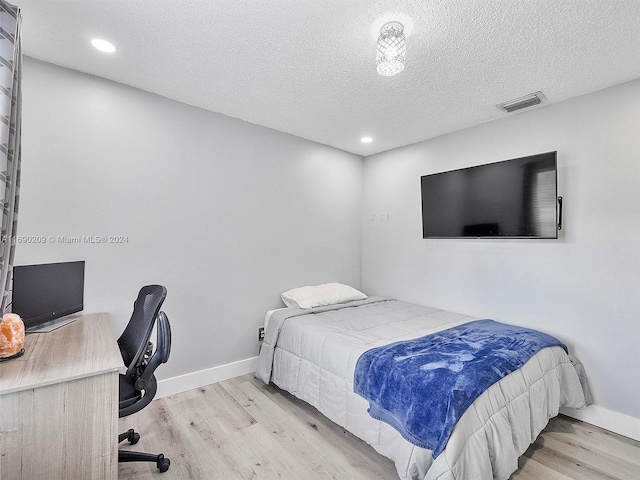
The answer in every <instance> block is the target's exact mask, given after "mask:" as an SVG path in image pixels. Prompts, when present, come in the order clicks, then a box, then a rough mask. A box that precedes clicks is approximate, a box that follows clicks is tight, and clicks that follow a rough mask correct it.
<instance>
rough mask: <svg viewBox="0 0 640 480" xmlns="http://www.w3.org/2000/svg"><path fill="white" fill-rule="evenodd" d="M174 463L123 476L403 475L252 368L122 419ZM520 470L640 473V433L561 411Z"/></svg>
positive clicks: (589, 475) (129, 467)
mask: <svg viewBox="0 0 640 480" xmlns="http://www.w3.org/2000/svg"><path fill="white" fill-rule="evenodd" d="M119 422H120V423H119V426H120V431H125V430H127V429H128V428H134V429H135V430H136V431H139V432H140V434H141V436H142V438H141V440H140V442H139V443H138V444H136V445H135V446H129V445H128V444H127V443H126V442H125V443H123V444H122V446H124V448H126V449H129V450H134V449H135V450H140V451H147V452H151V453H163V454H164V455H165V456H167V457H169V458H170V459H171V468H170V469H169V471H168V472H166V473H162V474H160V473H159V472H158V470H157V469H156V468H155V465H154V464H146V463H129V464H120V466H119V478H120V479H131V480H133V479H135V480H143V479H144V480H147V479H151V478H161V479H163V480H200V479H202V480H209V479H224V480H236V479H238V480H239V479H272V478H273V479H275V478H280V479H294V480H298V479H301V480H315V479H340V480H341V479H345V480H356V479H362V480H374V479H397V478H398V476H397V474H396V470H395V467H394V465H393V463H392V462H391V461H390V460H388V459H386V458H384V457H382V456H381V455H378V454H377V453H376V452H375V451H374V450H373V449H372V448H371V447H369V446H368V445H367V444H365V443H364V442H362V441H361V440H359V439H357V438H356V437H354V436H353V435H351V434H350V433H348V432H346V431H345V430H343V429H342V428H340V427H338V426H337V425H335V424H333V423H332V422H330V421H329V420H327V419H326V418H325V417H323V416H322V415H321V414H320V413H318V411H317V410H315V409H314V408H312V407H310V406H309V405H307V404H305V403H304V402H302V401H300V400H298V399H296V398H295V397H293V396H291V395H290V394H288V393H286V392H283V391H281V390H279V389H278V388H276V387H274V386H272V385H269V386H265V385H264V384H263V383H262V382H261V381H259V380H256V379H255V378H253V376H252V375H245V376H242V377H237V378H234V379H231V380H227V381H224V382H220V383H217V384H213V385H209V386H206V387H203V388H199V389H195V390H190V391H188V392H185V393H181V394H179V395H173V396H170V397H166V398H162V399H159V400H154V401H153V402H151V404H150V405H149V406H148V407H147V408H146V409H144V410H143V411H141V412H138V413H136V414H134V415H131V416H129V417H126V418H122V419H120V420H119ZM512 479H513V480H533V479H535V480H546V479H554V480H555V479H558V480H559V479H563V480H567V479H575V480H589V479H623V480H626V479H640V442H636V441H633V440H630V439H628V438H625V437H622V436H619V435H616V434H614V433H611V432H608V431H606V430H602V429H600V428H597V427H594V426H592V425H589V424H587V423H583V422H580V421H578V420H574V419H571V418H568V417H564V416H559V417H557V418H554V419H552V420H551V422H550V423H549V425H547V428H546V429H545V430H544V431H543V432H542V434H541V435H540V436H539V437H538V439H537V441H536V442H535V443H534V444H533V445H531V447H530V448H529V450H527V452H526V453H525V454H524V455H523V456H522V457H521V459H520V469H519V470H518V471H517V472H515V473H514V474H513V476H512Z"/></svg>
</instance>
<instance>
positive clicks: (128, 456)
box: [118, 429, 171, 473]
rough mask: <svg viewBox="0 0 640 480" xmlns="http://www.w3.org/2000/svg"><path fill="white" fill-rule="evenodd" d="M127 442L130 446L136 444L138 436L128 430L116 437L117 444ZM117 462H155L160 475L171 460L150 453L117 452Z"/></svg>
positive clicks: (167, 468)
mask: <svg viewBox="0 0 640 480" xmlns="http://www.w3.org/2000/svg"><path fill="white" fill-rule="evenodd" d="M125 440H128V441H129V443H130V444H131V445H134V444H136V443H138V440H140V434H138V433H136V432H135V431H134V430H133V429H129V430H127V431H126V432H124V433H121V434H120V435H118V443H120V442H124V441H125ZM118 462H155V464H156V467H158V470H160V473H163V472H166V471H167V470H169V465H171V460H169V459H168V458H165V456H164V455H163V454H159V455H154V454H152V453H143V452H132V451H130V450H118Z"/></svg>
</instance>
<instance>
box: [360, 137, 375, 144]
mask: <svg viewBox="0 0 640 480" xmlns="http://www.w3.org/2000/svg"><path fill="white" fill-rule="evenodd" d="M360 141H361V142H362V143H371V142H373V138H371V137H362V138H361V139H360Z"/></svg>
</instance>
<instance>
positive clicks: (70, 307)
mask: <svg viewBox="0 0 640 480" xmlns="http://www.w3.org/2000/svg"><path fill="white" fill-rule="evenodd" d="M12 302H13V303H12V307H11V308H12V311H13V312H14V313H17V314H18V315H20V317H21V318H22V320H23V321H24V326H25V330H26V331H27V332H29V333H31V332H48V331H51V330H53V329H55V328H58V327H61V326H62V325H65V324H67V323H69V322H71V321H73V320H75V318H69V317H68V315H71V314H72V313H76V312H79V311H81V310H82V309H83V308H84V261H78V262H62V263H45V264H41V265H20V266H15V267H13V292H12Z"/></svg>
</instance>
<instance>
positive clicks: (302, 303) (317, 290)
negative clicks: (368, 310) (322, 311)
mask: <svg viewBox="0 0 640 480" xmlns="http://www.w3.org/2000/svg"><path fill="white" fill-rule="evenodd" d="M281 297H282V301H283V302H284V304H285V305H286V306H287V307H292V308H303V309H308V308H313V307H321V306H323V305H333V304H335V303H345V302H350V301H352V300H364V299H365V298H367V296H366V295H365V294H364V293H362V292H360V291H358V290H356V289H355V288H353V287H350V286H349V285H343V284H341V283H323V284H322V285H316V286H309V287H300V288H294V289H293V290H289V291H286V292H284V293H283V294H282V295H281Z"/></svg>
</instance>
